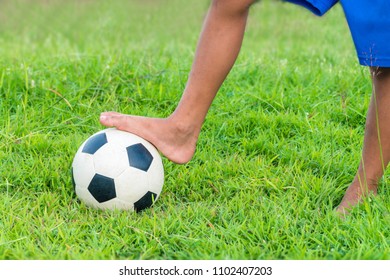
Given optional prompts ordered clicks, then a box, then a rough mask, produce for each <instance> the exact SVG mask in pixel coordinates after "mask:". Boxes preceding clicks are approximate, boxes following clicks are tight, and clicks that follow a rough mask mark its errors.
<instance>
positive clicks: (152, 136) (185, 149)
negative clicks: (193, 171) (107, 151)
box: [100, 112, 199, 164]
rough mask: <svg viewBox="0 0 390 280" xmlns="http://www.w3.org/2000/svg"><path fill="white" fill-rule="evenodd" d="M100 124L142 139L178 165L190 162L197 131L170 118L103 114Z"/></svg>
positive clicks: (114, 113) (112, 113) (113, 113)
mask: <svg viewBox="0 0 390 280" xmlns="http://www.w3.org/2000/svg"><path fill="white" fill-rule="evenodd" d="M100 123H101V124H103V125H104V126H108V127H115V128H117V129H119V130H124V131H128V132H131V133H134V134H136V135H138V136H140V137H142V138H144V139H145V140H147V141H149V142H150V143H152V144H153V145H154V146H155V147H156V148H157V149H158V150H159V151H160V152H161V153H162V154H163V155H164V156H165V157H167V158H168V159H169V160H171V161H173V162H175V163H178V164H184V163H187V162H188V161H190V159H191V158H192V156H193V155H194V153H195V146H196V142H197V139H198V135H199V131H198V130H196V129H193V128H190V127H187V126H185V125H182V124H180V123H177V122H175V121H174V120H172V118H161V119H160V118H147V117H138V116H130V115H124V114H120V113H116V112H105V113H102V114H101V115H100Z"/></svg>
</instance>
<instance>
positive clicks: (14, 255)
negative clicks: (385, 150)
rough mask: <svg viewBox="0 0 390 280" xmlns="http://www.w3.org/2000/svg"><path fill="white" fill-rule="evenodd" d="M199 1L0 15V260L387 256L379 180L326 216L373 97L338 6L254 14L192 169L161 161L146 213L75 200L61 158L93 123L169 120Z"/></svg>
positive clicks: (4, 5)
mask: <svg viewBox="0 0 390 280" xmlns="http://www.w3.org/2000/svg"><path fill="white" fill-rule="evenodd" d="M208 2H209V1H206V0H204V1H200V0H193V1H180V0H171V1H141V0H139V1H135V0H134V1H125V0H113V1H103V0H97V1H75V0H72V1H60V0H58V1H54V0H53V1H43V0H41V1H38V0H37V1H27V0H24V1H22V0H18V1H11V0H7V1H2V2H1V4H0V46H1V47H0V115H1V116H2V117H1V118H0V129H1V131H0V160H1V169H0V213H1V214H0V228H1V230H0V259H389V258H390V248H389V247H390V245H389V244H390V233H389V231H388V224H389V222H390V216H389V208H390V200H389V195H388V192H389V191H388V183H387V181H386V180H384V181H383V182H382V183H381V185H380V191H379V196H378V197H376V198H369V199H367V200H366V201H364V203H362V205H360V206H359V207H357V208H355V209H354V210H353V211H352V213H351V215H350V216H349V217H347V218H346V219H345V220H342V219H340V218H338V217H337V216H335V214H334V213H333V211H332V210H333V209H334V207H335V206H337V204H338V203H339V202H340V200H341V198H342V196H343V194H344V191H345V189H346V187H347V186H348V184H349V183H350V182H351V180H352V178H353V176H354V173H355V170H356V168H357V165H358V161H359V157H360V152H361V145H362V140H363V132H364V122H365V114H366V110H367V107H368V103H369V98H370V91H371V84H370V79H369V75H368V74H369V73H368V70H367V69H366V68H363V67H360V66H359V65H358V63H357V59H356V56H355V52H354V48H353V44H352V40H351V38H350V35H349V31H348V28H347V25H346V22H345V20H344V17H343V14H342V10H341V7H339V6H336V7H335V9H333V10H332V11H331V12H330V13H329V14H327V16H326V17H324V18H317V17H314V16H312V15H311V14H310V13H309V12H307V11H305V10H304V9H301V8H298V7H295V6H293V5H289V4H282V3H280V2H276V1H262V2H261V3H259V4H257V5H255V6H254V7H253V8H252V10H251V15H250V20H249V25H248V29H247V33H246V37H245V41H244V45H243V49H242V52H241V54H240V57H239V59H238V61H237V63H236V65H235V67H234V68H233V70H232V72H231V73H230V75H229V77H228V79H227V80H226V82H225V84H224V85H223V87H222V88H221V90H220V93H219V94H218V96H217V98H216V100H215V102H214V103H213V105H212V107H211V109H210V112H209V114H208V116H207V119H206V122H205V125H204V127H203V131H202V134H201V136H200V139H199V144H198V147H197V151H196V154H195V157H194V158H193V160H192V161H191V162H190V163H188V164H186V165H175V164H173V163H171V162H169V161H168V160H166V159H164V165H165V173H166V182H165V185H164V189H163V192H162V195H161V197H160V199H159V200H158V201H157V203H156V204H155V205H154V207H153V208H151V209H148V210H146V211H144V212H142V213H140V214H135V213H127V212H120V211H108V212H101V211H98V210H93V209H89V208H87V207H85V206H84V205H83V204H82V203H80V202H79V201H78V200H77V198H76V197H75V194H74V193H73V187H72V184H71V177H70V166H71V162H72V158H73V155H74V154H75V152H76V150H77V148H78V147H79V145H80V144H81V143H82V142H83V141H84V140H85V139H86V138H87V137H88V136H89V135H91V134H92V133H95V132H96V131H98V130H100V129H102V127H101V126H100V125H99V122H98V116H99V114H100V112H101V111H107V110H117V111H121V112H125V113H131V114H137V115H147V116H159V117H165V116H167V115H169V114H170V113H171V112H172V111H173V110H174V108H175V106H176V104H177V102H178V101H179V99H180V96H181V92H182V90H183V88H184V86H185V82H186V79H187V75H188V71H189V69H190V66H191V63H192V58H193V54H194V50H195V45H196V41H197V38H198V34H199V31H200V29H201V24H202V20H203V18H204V15H205V12H206V10H207V7H208ZM386 177H388V174H386V176H385V178H386Z"/></svg>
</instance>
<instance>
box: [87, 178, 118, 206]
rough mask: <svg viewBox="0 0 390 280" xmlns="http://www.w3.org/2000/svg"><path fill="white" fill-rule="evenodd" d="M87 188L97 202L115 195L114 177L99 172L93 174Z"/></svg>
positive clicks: (107, 199) (112, 197)
mask: <svg viewBox="0 0 390 280" xmlns="http://www.w3.org/2000/svg"><path fill="white" fill-rule="evenodd" d="M88 190H89V192H90V193H91V194H92V196H93V197H94V198H95V199H96V200H97V201H98V202H99V203H103V202H106V201H109V200H111V199H114V198H115V197H116V191H115V182H114V179H112V178H109V177H106V176H103V175H100V174H95V176H94V177H93V178H92V180H91V182H90V183H89V186H88Z"/></svg>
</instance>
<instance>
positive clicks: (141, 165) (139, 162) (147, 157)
mask: <svg viewBox="0 0 390 280" xmlns="http://www.w3.org/2000/svg"><path fill="white" fill-rule="evenodd" d="M126 150H127V156H128V158H129V164H130V166H131V167H134V168H138V169H140V170H142V171H145V172H146V171H148V169H149V167H150V165H151V164H152V161H153V156H152V154H151V153H150V152H149V151H148V149H146V148H145V146H144V145H142V144H141V143H138V144H135V145H131V146H129V147H127V148H126Z"/></svg>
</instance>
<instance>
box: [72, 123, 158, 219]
mask: <svg viewBox="0 0 390 280" xmlns="http://www.w3.org/2000/svg"><path fill="white" fill-rule="evenodd" d="M72 179H73V184H74V188H75V192H76V195H77V196H78V198H79V199H80V200H81V201H82V202H84V203H85V204H86V205H87V206H91V207H94V208H99V209H120V210H133V211H136V212H139V211H142V210H143V209H145V208H148V207H150V206H152V205H153V203H154V202H155V201H156V200H157V199H158V197H159V195H160V193H161V190H162V187H163V184H164V168H163V164H162V160H161V157H160V155H159V153H158V151H157V150H156V148H155V147H154V146H153V145H152V144H150V143H149V142H147V141H146V140H144V139H142V138H141V137H138V136H136V135H134V134H131V133H128V132H124V131H120V130H117V129H115V128H109V129H105V130H102V131H100V132H98V133H96V134H94V135H92V136H91V137H89V138H88V139H87V140H86V141H85V142H84V143H83V144H82V145H81V146H80V148H79V149H78V151H77V152H76V155H75V157H74V159H73V163H72Z"/></svg>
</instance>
